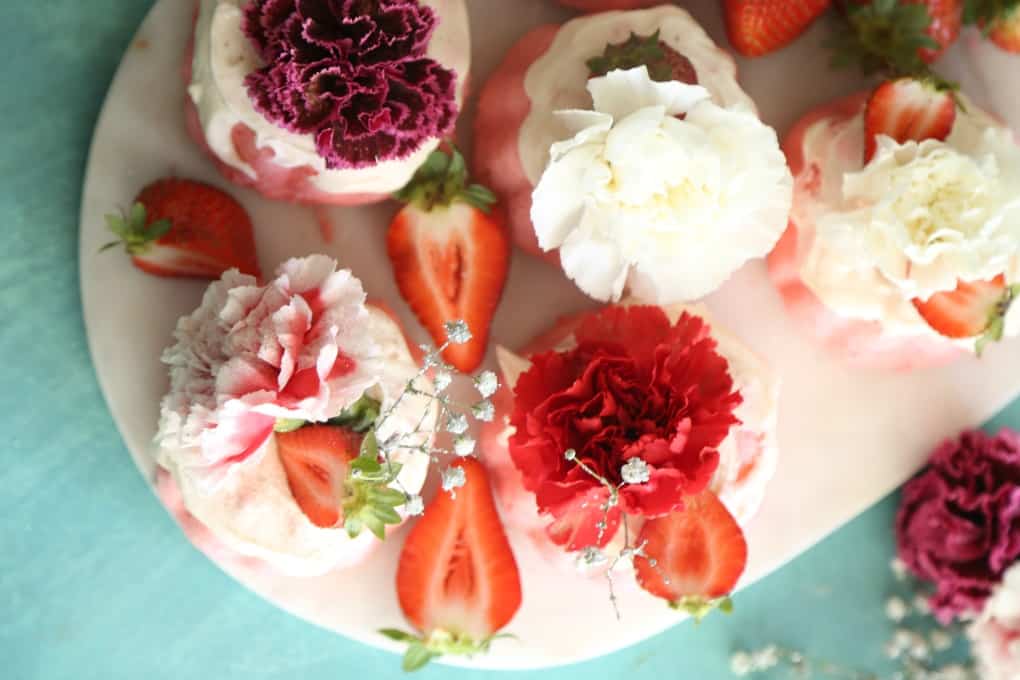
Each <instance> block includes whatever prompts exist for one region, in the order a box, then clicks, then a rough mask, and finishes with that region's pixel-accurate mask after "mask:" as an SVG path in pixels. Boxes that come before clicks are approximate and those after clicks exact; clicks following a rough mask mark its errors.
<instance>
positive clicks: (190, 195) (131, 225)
mask: <svg viewBox="0 0 1020 680" xmlns="http://www.w3.org/2000/svg"><path fill="white" fill-rule="evenodd" d="M106 223H107V226H108V227H109V229H110V231H112V232H113V233H114V234H115V235H116V236H117V240H116V241H113V242H111V243H107V244H106V245H105V246H103V248H102V250H108V249H110V248H114V247H116V246H118V245H121V244H123V246H124V249H125V250H126V251H127V253H128V254H129V255H131V261H132V262H133V263H134V265H135V266H136V267H138V268H139V269H141V270H142V271H144V272H146V273H149V274H154V275H156V276H172V277H196V278H204V279H218V278H219V277H220V276H221V275H222V274H223V272H225V271H227V270H228V269H233V268H237V269H239V270H240V271H242V272H243V273H245V274H251V275H252V276H254V277H256V278H259V277H261V275H262V274H261V272H260V270H259V264H258V258H257V257H256V254H255V237H254V234H253V230H252V224H251V219H250V218H249V217H248V213H247V212H246V211H245V209H244V207H242V206H241V204H240V203H238V202H237V201H235V200H234V199H233V198H232V197H231V196H230V195H228V194H226V193H224V192H223V191H220V190H219V189H217V188H216V187H213V186H209V185H208V184H202V183H201V182H195V181H192V180H187V179H177V178H169V179H161V180H159V181H157V182H154V183H152V184H150V185H149V186H147V187H145V188H144V189H142V191H141V193H140V194H138V197H137V198H136V199H135V203H134V205H133V206H132V207H131V210H130V211H129V212H128V214H127V215H107V216H106Z"/></svg>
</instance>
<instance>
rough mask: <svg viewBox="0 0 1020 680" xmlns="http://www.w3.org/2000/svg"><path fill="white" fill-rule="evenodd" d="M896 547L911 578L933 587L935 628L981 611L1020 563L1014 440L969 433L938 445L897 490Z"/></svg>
mask: <svg viewBox="0 0 1020 680" xmlns="http://www.w3.org/2000/svg"><path fill="white" fill-rule="evenodd" d="M896 540H897V544H898V549H899V555H900V558H901V559H902V560H903V561H904V562H905V563H906V565H907V567H908V568H909V569H910V571H911V572H913V573H914V575H916V576H917V577H918V578H920V579H923V580H926V581H930V582H932V583H933V584H934V585H935V594H934V595H933V596H932V598H931V605H932V610H933V611H934V612H935V614H936V616H937V617H938V618H939V620H940V621H942V622H943V623H948V622H949V621H951V620H952V619H953V618H954V617H960V616H961V615H963V614H968V613H969V614H977V613H978V612H980V611H981V609H982V607H983V606H984V603H985V600H987V599H988V597H989V596H990V595H991V593H992V591H993V590H994V589H995V587H996V586H997V585H998V584H999V583H1000V582H1001V581H1002V577H1003V574H1004V573H1005V571H1006V570H1007V569H1008V568H1009V567H1010V566H1011V565H1012V564H1013V563H1014V562H1016V561H1017V560H1018V559H1020V435H1018V434H1017V433H1016V432H1012V431H1010V430H1003V431H1001V432H1000V433H999V434H998V435H997V436H995V437H993V436H991V435H988V434H985V433H984V432H981V431H971V432H964V433H963V434H962V435H960V437H959V439H956V440H949V441H946V442H945V443H943V444H942V445H941V446H940V447H939V448H938V449H936V451H935V453H934V454H933V456H932V459H931V461H930V465H929V467H928V469H927V470H926V471H925V472H924V473H922V474H921V475H919V476H918V477H916V478H914V479H913V480H911V481H910V482H908V483H907V485H906V486H905V487H904V490H903V500H902V504H901V506H900V509H899V513H898V515H897V517H896Z"/></svg>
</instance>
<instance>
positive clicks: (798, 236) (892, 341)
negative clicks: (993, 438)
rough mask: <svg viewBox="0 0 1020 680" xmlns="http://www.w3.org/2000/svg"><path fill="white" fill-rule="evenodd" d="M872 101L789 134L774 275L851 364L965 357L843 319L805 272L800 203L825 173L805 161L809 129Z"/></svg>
mask: <svg viewBox="0 0 1020 680" xmlns="http://www.w3.org/2000/svg"><path fill="white" fill-rule="evenodd" d="M867 99H868V93H862V94H856V95H853V96H850V97H847V98H845V99H840V100H837V101H835V102H832V103H830V104H827V105H825V106H821V107H818V108H817V109H815V110H814V111H812V112H810V113H809V114H807V115H806V116H805V117H804V118H802V119H801V120H800V121H798V123H797V124H796V125H795V126H794V127H793V129H792V130H791V131H790V133H789V134H788V135H787V136H786V139H785V140H784V142H783V151H784V152H785V153H786V158H787V161H788V162H789V164H790V170H791V171H792V172H793V176H794V209H793V211H792V213H791V218H790V226H789V228H788V229H787V230H786V233H785V234H784V235H783V237H782V239H781V240H780V241H779V244H778V245H777V246H776V248H775V250H773V251H772V253H771V254H770V255H769V257H768V269H769V274H770V275H771V277H772V281H773V283H774V284H775V286H776V288H777V290H778V291H779V294H780V295H781V296H782V298H783V301H784V303H785V305H786V309H787V311H788V312H789V313H790V315H791V316H792V317H794V319H795V320H796V322H797V323H798V324H800V325H801V326H802V327H803V328H805V329H806V330H807V331H808V332H809V333H811V334H812V335H814V336H815V337H817V338H818V339H819V340H820V341H821V343H822V345H824V346H825V348H826V349H827V350H829V351H831V352H833V353H835V354H838V355H839V356H840V357H841V358H842V359H844V360H846V361H848V362H849V363H851V364H854V365H857V366H862V367H869V368H881V369H887V370H912V369H916V368H921V367H925V366H937V365H941V364H945V363H948V362H950V361H953V360H954V359H957V358H959V357H961V356H963V354H964V352H963V351H962V350H961V349H960V348H958V347H956V346H955V345H953V344H951V343H950V342H946V341H942V340H940V339H938V338H935V337H931V336H903V335H899V336H893V335H890V334H888V333H886V332H885V331H884V329H883V328H882V325H881V324H880V323H879V322H877V321H862V320H856V319H848V318H845V317H842V316H840V315H838V314H836V313H835V312H833V311H832V310H831V309H829V308H828V307H826V306H825V305H824V304H823V303H822V302H821V301H820V300H819V299H818V297H817V296H816V295H815V294H814V292H812V290H811V289H810V288H809V287H808V286H807V285H806V284H805V283H804V281H803V279H802V278H801V275H800V267H801V264H802V263H803V262H804V259H805V258H806V257H807V255H808V253H809V251H810V248H811V239H812V238H813V234H814V225H813V224H810V223H798V221H797V217H798V216H800V217H801V219H802V221H803V216H804V214H805V212H806V211H803V210H800V209H798V203H800V204H803V203H804V202H805V201H808V200H810V199H811V198H812V197H813V196H814V195H816V194H817V192H818V188H819V186H820V177H821V173H823V172H825V169H824V168H822V167H819V165H818V164H816V163H811V164H808V163H807V161H806V158H805V146H804V144H805V139H806V135H807V132H808V130H809V129H811V127H812V126H813V125H815V124H816V123H818V122H820V121H823V120H825V119H832V120H835V121H844V120H848V119H850V118H853V117H854V116H856V115H858V114H859V113H860V112H861V111H862V110H863V108H864V105H865V103H866V102H867ZM847 153H858V154H859V155H860V157H861V159H862V160H861V163H862V164H863V156H864V150H863V148H861V149H847Z"/></svg>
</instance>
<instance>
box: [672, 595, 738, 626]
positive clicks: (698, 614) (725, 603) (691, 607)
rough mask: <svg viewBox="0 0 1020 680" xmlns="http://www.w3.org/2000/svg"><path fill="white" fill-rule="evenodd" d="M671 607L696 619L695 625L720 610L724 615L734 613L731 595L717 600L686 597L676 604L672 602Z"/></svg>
mask: <svg viewBox="0 0 1020 680" xmlns="http://www.w3.org/2000/svg"><path fill="white" fill-rule="evenodd" d="M669 606H670V609H675V610H677V611H681V612H684V613H685V614H688V615H689V616H691V617H692V618H693V619H694V621H695V623H701V621H702V619H704V618H705V617H706V616H708V615H709V614H711V613H712V612H713V611H716V610H719V611H721V612H722V613H724V614H730V613H732V612H733V599H732V598H731V597H730V596H729V595H726V596H724V597H718V598H715V599H708V598H704V597H684V598H682V599H680V600H677V601H675V602H670V603H669Z"/></svg>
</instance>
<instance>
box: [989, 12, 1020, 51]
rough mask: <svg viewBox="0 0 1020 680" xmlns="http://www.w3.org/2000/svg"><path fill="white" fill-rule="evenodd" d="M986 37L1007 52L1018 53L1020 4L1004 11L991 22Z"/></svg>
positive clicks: (1019, 45)
mask: <svg viewBox="0 0 1020 680" xmlns="http://www.w3.org/2000/svg"><path fill="white" fill-rule="evenodd" d="M988 37H989V38H991V39H992V42H994V43H995V44H996V45H998V46H999V47H1001V48H1002V49H1004V50H1006V51H1007V52H1014V53H1020V4H1017V5H1016V6H1014V7H1013V8H1012V9H1008V10H1006V11H1005V12H1003V13H1002V14H1001V15H1000V16H999V18H997V19H995V20H994V21H993V22H992V24H991V27H990V28H989V30H988Z"/></svg>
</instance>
